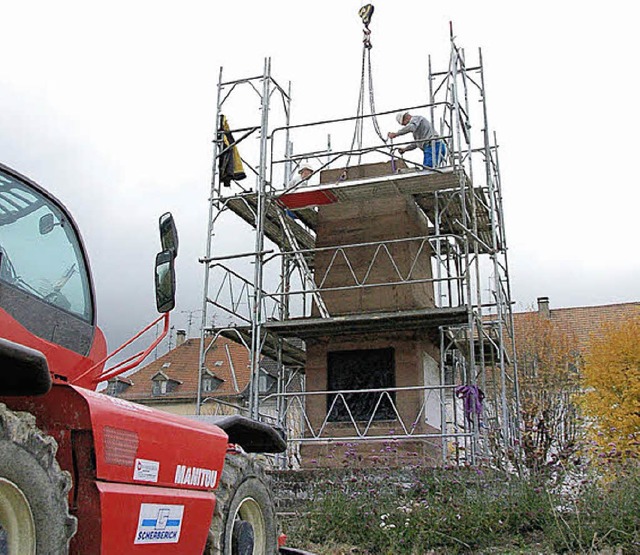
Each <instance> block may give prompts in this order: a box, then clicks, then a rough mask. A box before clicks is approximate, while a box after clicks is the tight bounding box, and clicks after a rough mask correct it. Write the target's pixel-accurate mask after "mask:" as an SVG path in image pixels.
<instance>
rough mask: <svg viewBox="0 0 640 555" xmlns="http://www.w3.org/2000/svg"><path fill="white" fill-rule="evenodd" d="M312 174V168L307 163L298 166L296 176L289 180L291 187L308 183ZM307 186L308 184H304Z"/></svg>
mask: <svg viewBox="0 0 640 555" xmlns="http://www.w3.org/2000/svg"><path fill="white" fill-rule="evenodd" d="M312 174H313V167H312V166H311V165H310V164H308V163H307V162H303V163H302V164H300V166H298V172H297V175H296V176H295V177H294V178H293V179H292V180H291V186H294V185H299V184H300V183H302V182H303V181H308V180H309V178H310V177H311V175H312ZM305 185H308V183H305Z"/></svg>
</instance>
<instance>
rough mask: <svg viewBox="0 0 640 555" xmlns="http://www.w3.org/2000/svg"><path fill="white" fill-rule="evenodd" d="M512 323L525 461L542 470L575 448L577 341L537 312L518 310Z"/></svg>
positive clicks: (577, 412) (567, 456)
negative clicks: (514, 327) (514, 328)
mask: <svg viewBox="0 0 640 555" xmlns="http://www.w3.org/2000/svg"><path fill="white" fill-rule="evenodd" d="M516 323H517V325H516V330H515V339H516V351H517V355H518V373H519V381H520V416H521V421H522V428H521V433H522V449H523V455H524V463H525V465H526V466H527V468H528V469H529V470H531V471H532V472H540V471H542V470H544V469H545V468H548V466H549V464H551V463H554V462H559V461H564V460H566V459H567V458H569V457H570V456H571V455H572V454H573V453H574V452H575V451H576V449H577V441H576V440H577V439H578V434H579V433H580V418H579V411H578V407H577V406H576V404H575V402H574V395H575V394H576V392H577V391H578V388H579V378H578V368H577V367H578V349H577V341H576V338H575V336H574V335H573V333H571V332H570V331H567V330H565V329H562V328H561V327H560V326H559V325H558V324H557V323H555V322H554V321H553V320H552V319H551V318H549V317H546V316H544V315H541V314H539V313H537V312H527V313H522V314H518V315H517V319H516Z"/></svg>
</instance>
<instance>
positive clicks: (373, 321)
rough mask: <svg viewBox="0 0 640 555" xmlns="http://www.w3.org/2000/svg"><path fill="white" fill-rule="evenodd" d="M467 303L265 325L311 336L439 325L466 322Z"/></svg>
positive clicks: (281, 333) (285, 334)
mask: <svg viewBox="0 0 640 555" xmlns="http://www.w3.org/2000/svg"><path fill="white" fill-rule="evenodd" d="M467 317H468V312H467V307H465V306H461V307H454V308H424V309H414V310H402V311H396V312H370V313H358V314H345V315H340V316H331V317H329V318H292V319H290V320H284V321H270V322H266V323H265V324H264V328H265V329H266V330H267V331H269V332H271V333H274V334H276V335H279V336H281V337H298V338H300V339H309V338H313V337H321V336H325V335H330V336H337V335H349V334H353V333H357V334H361V333H374V332H380V333H382V332H394V331H412V330H429V329H436V328H438V327H439V326H442V325H452V324H459V323H463V322H466V320H467Z"/></svg>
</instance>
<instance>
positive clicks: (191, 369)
mask: <svg viewBox="0 0 640 555" xmlns="http://www.w3.org/2000/svg"><path fill="white" fill-rule="evenodd" d="M199 357H200V339H187V340H186V341H185V342H184V343H182V344H181V345H179V346H178V347H176V348H175V349H172V350H171V351H169V352H168V353H167V354H165V355H164V356H161V357H160V358H158V359H157V360H154V361H153V362H151V363H150V364H147V365H146V366H143V367H142V368H140V369H139V370H137V371H136V372H134V373H133V374H129V375H128V376H127V380H128V381H129V382H130V383H132V384H133V385H131V386H130V387H128V388H127V389H126V391H124V392H122V393H121V394H119V395H118V396H119V397H122V398H123V399H129V400H136V401H145V400H151V399H157V400H163V401H171V400H175V401H178V400H185V401H189V402H192V401H194V400H195V399H196V396H197V392H198V360H199ZM249 361H250V359H249V352H248V351H247V349H246V348H245V347H243V346H242V345H240V344H238V343H236V342H234V341H231V340H229V339H225V338H224V337H219V338H218V339H216V342H215V343H214V346H213V347H212V348H211V349H210V350H209V352H208V353H207V358H206V361H205V366H206V368H207V369H208V370H209V372H210V373H211V374H213V375H214V376H215V377H217V378H219V379H221V380H223V382H222V383H221V384H220V386H219V387H218V388H217V389H216V390H215V392H214V394H215V396H216V397H224V396H234V395H239V394H240V393H242V392H243V391H244V390H245V389H246V388H247V386H248V384H249V378H250V375H251V372H250V368H249V364H250V362H249ZM159 372H162V373H163V374H164V375H166V376H167V377H168V378H169V379H170V380H174V381H175V382H177V383H176V386H175V389H173V390H172V391H170V392H167V393H166V394H163V395H153V389H152V388H153V382H152V380H151V378H153V377H154V376H155V375H156V374H158V373H159ZM234 375H235V379H234ZM203 395H204V394H203Z"/></svg>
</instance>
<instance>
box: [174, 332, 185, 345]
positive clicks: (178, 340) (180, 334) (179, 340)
mask: <svg viewBox="0 0 640 555" xmlns="http://www.w3.org/2000/svg"><path fill="white" fill-rule="evenodd" d="M186 340H187V332H186V331H185V330H178V331H177V332H176V347H180V345H182V344H183V343H184V342H185V341H186Z"/></svg>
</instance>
